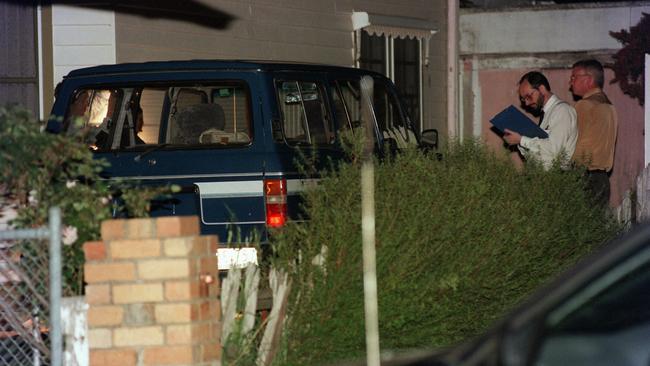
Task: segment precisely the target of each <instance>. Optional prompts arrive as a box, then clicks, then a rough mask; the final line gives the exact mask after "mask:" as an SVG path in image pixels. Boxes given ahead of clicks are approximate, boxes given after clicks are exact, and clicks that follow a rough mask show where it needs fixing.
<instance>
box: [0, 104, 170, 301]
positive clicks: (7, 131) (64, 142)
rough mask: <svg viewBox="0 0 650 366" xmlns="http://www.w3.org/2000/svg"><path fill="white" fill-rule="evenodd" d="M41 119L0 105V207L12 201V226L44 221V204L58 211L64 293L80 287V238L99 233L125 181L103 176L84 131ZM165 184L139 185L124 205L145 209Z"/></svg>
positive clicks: (78, 291) (103, 164) (136, 210)
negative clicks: (57, 130) (67, 130)
mask: <svg viewBox="0 0 650 366" xmlns="http://www.w3.org/2000/svg"><path fill="white" fill-rule="evenodd" d="M42 127H43V126H42V124H41V123H40V122H39V121H38V120H36V119H35V118H34V117H33V116H32V115H31V114H30V113H29V112H28V111H27V110H25V109H24V108H22V107H20V106H5V107H0V175H1V176H2V181H1V182H0V208H3V207H6V206H9V205H12V206H15V207H16V211H17V217H16V219H15V220H13V222H12V224H13V225H14V226H15V227H17V228H33V227H40V226H46V225H47V221H48V210H49V208H50V207H53V206H59V207H60V208H61V211H62V213H63V224H64V228H63V234H64V235H63V244H64V245H63V249H62V260H63V281H64V295H76V294H81V292H82V291H83V262H84V254H83V250H82V244H83V243H84V242H86V241H89V240H97V239H99V237H100V233H99V229H100V224H101V222H102V220H105V219H108V218H111V211H112V210H114V209H117V207H115V206H113V203H112V201H113V200H112V197H111V194H112V192H115V190H117V189H119V188H120V187H123V186H124V183H115V182H113V183H112V186H109V183H108V181H106V180H102V179H101V178H100V176H99V173H100V172H101V171H102V169H104V168H105V167H106V166H107V163H106V162H104V161H101V160H96V159H93V155H92V153H91V152H90V150H89V149H88V146H87V145H86V144H85V143H84V136H83V135H63V134H58V135H54V134H48V133H44V132H42ZM166 190H167V189H138V190H137V191H136V190H132V191H133V192H137V193H132V194H129V195H124V199H125V200H126V201H127V202H125V206H126V207H127V208H128V209H129V210H130V212H131V213H135V214H136V215H138V216H143V215H146V212H147V210H146V206H147V205H148V202H149V199H151V198H153V197H154V196H157V195H159V194H162V192H163V191H166Z"/></svg>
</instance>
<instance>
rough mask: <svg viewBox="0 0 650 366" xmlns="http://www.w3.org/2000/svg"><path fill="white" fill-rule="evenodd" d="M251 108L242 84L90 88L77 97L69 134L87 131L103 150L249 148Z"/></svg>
mask: <svg viewBox="0 0 650 366" xmlns="http://www.w3.org/2000/svg"><path fill="white" fill-rule="evenodd" d="M250 108H251V105H250V93H249V91H248V87H247V85H246V84H245V83H243V82H236V81H227V82H220V83H219V82H218V83H214V82H213V83H206V84H204V85H196V84H193V85H183V84H175V85H160V84H156V85H151V86H138V87H133V86H124V87H120V86H111V87H102V88H87V89H81V90H78V91H77V92H76V93H75V94H74V97H73V98H72V100H71V102H70V104H69V107H68V111H67V113H66V118H65V123H64V129H66V130H67V131H72V130H75V129H83V130H84V131H85V132H86V133H87V139H88V144H89V146H90V147H91V148H92V149H94V150H100V151H102V150H124V149H138V148H140V147H143V146H146V145H158V144H166V145H171V146H179V145H181V146H204V145H213V146H215V145H216V146H228V145H246V144H249V143H250V142H251V137H252V128H251V109H250Z"/></svg>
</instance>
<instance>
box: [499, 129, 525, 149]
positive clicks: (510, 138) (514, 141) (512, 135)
mask: <svg viewBox="0 0 650 366" xmlns="http://www.w3.org/2000/svg"><path fill="white" fill-rule="evenodd" d="M503 139H504V140H505V141H506V142H507V143H508V145H518V144H519V143H520V142H521V135H520V134H518V133H517V132H515V131H511V130H509V129H507V128H506V130H505V133H504V134H503Z"/></svg>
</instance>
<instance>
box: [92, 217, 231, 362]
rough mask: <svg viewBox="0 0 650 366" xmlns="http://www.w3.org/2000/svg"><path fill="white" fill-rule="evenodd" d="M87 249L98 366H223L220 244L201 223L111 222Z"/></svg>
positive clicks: (180, 219)
mask: <svg viewBox="0 0 650 366" xmlns="http://www.w3.org/2000/svg"><path fill="white" fill-rule="evenodd" d="M102 240H103V241H100V242H88V243H86V244H85V245H84V252H85V255H86V265H85V268H84V270H85V274H84V277H85V280H86V283H87V285H86V302H87V303H88V304H89V309H88V338H89V345H90V364H91V365H93V366H101V365H121V366H129V365H138V366H140V365H218V364H220V361H219V360H220V357H221V345H220V336H221V325H220V314H221V309H220V302H219V288H220V287H219V283H218V276H217V258H216V255H215V253H216V250H217V239H216V237H214V236H199V223H198V219H197V218H196V217H193V216H188V217H164V218H156V219H131V220H110V221H105V222H104V223H103V224H102Z"/></svg>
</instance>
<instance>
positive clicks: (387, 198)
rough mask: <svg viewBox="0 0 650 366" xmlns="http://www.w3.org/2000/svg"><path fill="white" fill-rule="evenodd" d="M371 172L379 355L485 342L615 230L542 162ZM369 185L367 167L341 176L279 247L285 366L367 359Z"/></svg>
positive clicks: (477, 159) (448, 160)
mask: <svg viewBox="0 0 650 366" xmlns="http://www.w3.org/2000/svg"><path fill="white" fill-rule="evenodd" d="M375 166H376V171H375V180H376V181H375V183H376V188H375V190H376V191H375V202H376V228H377V234H376V242H377V275H378V291H379V327H380V341H381V346H382V349H407V348H414V347H418V348H420V347H440V346H446V345H451V344H453V343H455V342H458V341H460V340H463V339H466V338H467V337H471V336H474V335H477V334H479V333H480V332H482V331H484V330H485V329H486V328H487V327H488V325H489V324H490V323H492V322H493V321H494V320H495V319H497V318H498V317H500V316H501V315H503V314H504V312H505V311H507V310H508V309H510V308H511V307H512V306H513V305H514V304H515V303H517V302H518V301H519V300H521V299H522V297H524V296H526V295H527V294H529V293H530V292H531V291H532V290H533V289H535V288H536V287H538V286H539V285H540V284H541V283H543V282H545V281H547V280H548V279H549V278H550V277H552V276H553V275H555V274H556V273H558V272H559V271H560V270H562V269H564V268H565V267H567V266H569V265H571V264H573V263H574V262H576V260H577V259H579V258H580V257H582V256H584V255H585V254H587V253H588V252H590V251H591V250H592V249H594V248H595V247H597V246H599V245H600V244H601V243H603V242H605V241H606V240H608V239H609V238H611V237H612V236H614V235H615V234H616V233H617V231H618V230H619V228H618V226H617V225H616V224H614V223H613V221H612V220H611V219H610V217H609V215H608V214H607V213H606V212H604V210H603V209H602V208H599V207H597V206H594V205H593V204H592V203H591V202H590V199H589V198H588V196H587V193H586V192H585V186H584V182H583V180H582V179H581V178H580V177H581V172H578V171H562V170H561V169H559V168H557V167H555V168H554V169H552V170H551V171H544V170H543V169H542V168H541V166H540V165H539V164H537V163H535V162H531V163H529V164H528V165H527V166H526V167H525V168H524V169H523V170H522V171H517V170H516V169H515V168H514V167H513V166H512V164H510V162H509V161H507V159H502V158H500V157H497V156H495V155H494V154H492V153H490V152H488V151H487V149H486V148H485V147H484V146H483V145H481V144H479V143H476V142H471V143H464V144H454V145H453V146H451V147H450V148H449V149H448V151H446V152H445V153H444V159H442V160H438V159H436V158H435V156H429V155H424V154H422V153H420V152H418V151H408V152H405V153H404V154H401V155H399V156H397V157H396V158H395V159H393V160H389V161H385V162H382V163H379V164H376V165H375ZM359 180H360V167H359V166H358V164H351V165H343V166H341V167H340V169H338V170H337V172H336V173H333V174H330V175H329V176H327V177H326V178H324V179H323V180H322V184H320V185H319V187H318V188H316V189H314V190H312V191H309V192H308V193H306V196H305V200H306V206H307V211H308V213H309V215H310V218H311V219H310V221H309V222H306V223H301V224H294V225H291V226H289V227H287V228H285V230H283V231H281V232H278V233H277V235H276V236H275V242H274V247H275V249H276V258H275V261H276V265H279V266H281V267H283V268H285V269H286V270H288V271H289V272H290V274H291V276H292V278H293V290H292V294H291V299H290V306H289V310H288V324H287V327H286V329H285V336H284V349H283V350H282V352H281V355H282V357H281V359H279V360H277V362H276V364H286V365H313V364H320V363H324V362H332V361H336V360H341V359H350V358H356V357H362V356H363V355H364V352H365V351H364V350H365V338H364V315H363V308H364V307H363V282H362V275H363V274H362V258H361V255H362V253H361V251H362V245H361V223H360V221H361V220H360V217H361V209H360V197H361V194H360V188H359ZM319 254H320V255H322V259H323V264H322V265H318V266H317V265H315V264H313V260H312V259H313V258H318V255H319Z"/></svg>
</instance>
